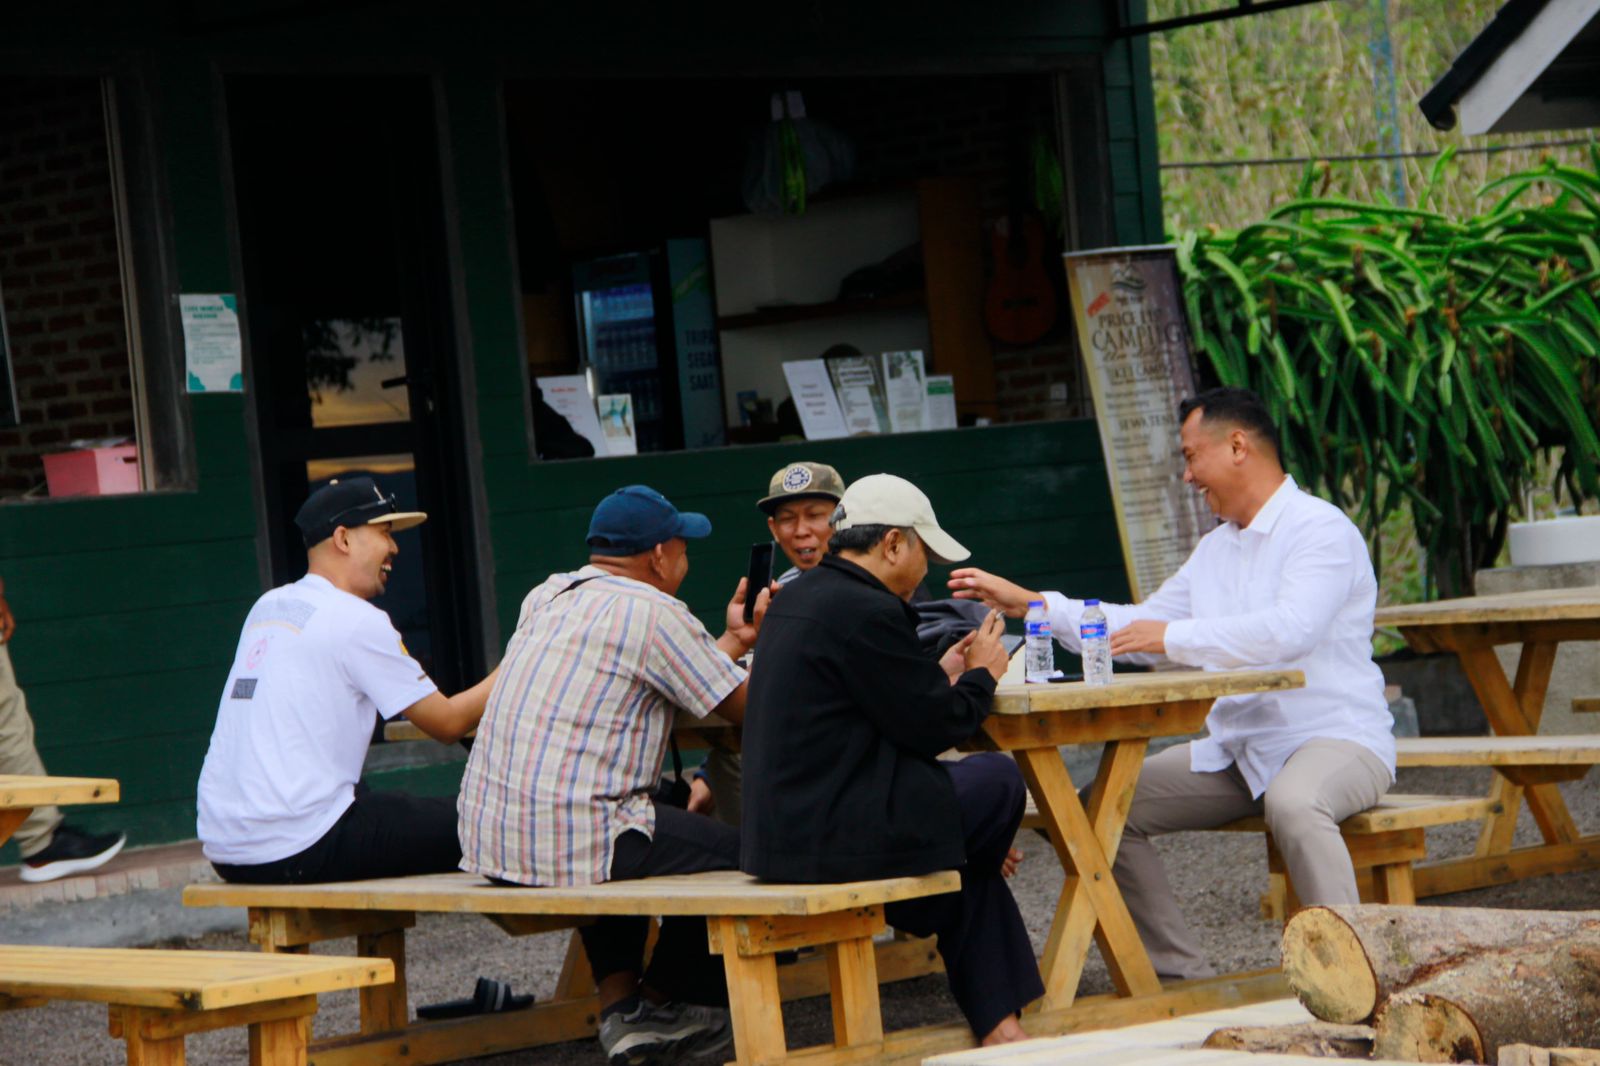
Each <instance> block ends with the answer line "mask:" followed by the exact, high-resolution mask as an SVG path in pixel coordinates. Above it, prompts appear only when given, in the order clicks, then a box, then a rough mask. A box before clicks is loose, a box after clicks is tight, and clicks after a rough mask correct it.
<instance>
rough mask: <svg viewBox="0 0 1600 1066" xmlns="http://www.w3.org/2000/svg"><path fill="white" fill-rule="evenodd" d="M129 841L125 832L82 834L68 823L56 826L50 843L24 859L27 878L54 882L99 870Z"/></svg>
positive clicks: (24, 870)
mask: <svg viewBox="0 0 1600 1066" xmlns="http://www.w3.org/2000/svg"><path fill="white" fill-rule="evenodd" d="M127 842H128V835H127V834H126V833H83V832H79V831H78V830H76V829H74V828H72V827H71V826H69V825H58V826H56V832H55V836H54V837H53V838H51V840H50V846H49V847H47V848H45V849H44V850H43V851H41V852H39V853H38V854H37V855H33V856H31V857H29V858H26V859H23V860H22V869H21V871H20V873H21V875H22V879H23V880H24V881H54V880H55V879H56V878H58V877H66V876H67V875H68V874H81V873H84V872H86V871H88V870H97V869H99V868H100V867H102V866H104V865H105V864H106V863H108V862H110V861H111V860H112V859H114V858H116V857H117V852H119V851H121V850H122V845H124V844H126V843H127Z"/></svg>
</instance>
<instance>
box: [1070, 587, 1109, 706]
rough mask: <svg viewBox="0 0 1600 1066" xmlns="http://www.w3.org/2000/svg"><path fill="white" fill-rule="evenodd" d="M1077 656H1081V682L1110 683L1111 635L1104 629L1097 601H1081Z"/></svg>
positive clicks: (1102, 617)
mask: <svg viewBox="0 0 1600 1066" xmlns="http://www.w3.org/2000/svg"><path fill="white" fill-rule="evenodd" d="M1078 639H1079V641H1080V643H1081V645H1082V646H1081V647H1080V649H1079V654H1080V655H1082V656H1083V680H1084V683H1085V684H1089V685H1105V684H1108V683H1110V681H1111V634H1110V633H1109V632H1108V631H1107V629H1106V613H1105V612H1104V611H1102V610H1101V609H1100V601H1099V600H1084V601H1083V617H1082V618H1081V619H1080V620H1079V622H1078Z"/></svg>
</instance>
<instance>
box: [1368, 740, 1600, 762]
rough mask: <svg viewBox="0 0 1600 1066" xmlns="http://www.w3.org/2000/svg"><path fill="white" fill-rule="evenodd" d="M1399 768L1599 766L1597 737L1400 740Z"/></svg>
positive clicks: (1599, 753) (1396, 751)
mask: <svg viewBox="0 0 1600 1066" xmlns="http://www.w3.org/2000/svg"><path fill="white" fill-rule="evenodd" d="M1394 743H1395V755H1396V760H1397V761H1398V762H1399V764H1400V765H1401V766H1576V765H1581V764H1585V763H1587V764H1590V765H1593V764H1594V763H1600V735H1587V734H1578V735H1576V736H1536V737H1402V738H1400V739H1399V740H1396V741H1395V742H1394Z"/></svg>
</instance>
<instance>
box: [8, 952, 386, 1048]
mask: <svg viewBox="0 0 1600 1066" xmlns="http://www.w3.org/2000/svg"><path fill="white" fill-rule="evenodd" d="M394 977H395V967H394V964H393V963H392V962H390V961H389V960H388V959H349V958H335V957H331V956H327V955H318V956H315V957H312V956H300V955H259V954H256V953H254V952H245V951H158V950H145V949H138V948H58V947H38V946H33V945H29V946H25V947H24V946H12V945H0V1008H17V1007H36V1006H42V1005H43V1004H45V1003H47V1002H49V1001H50V1000H55V999H68V1000H84V1001H88V1002H92V1003H106V1004H109V1005H110V1008H111V1035H112V1036H113V1037H117V1038H119V1039H121V1040H123V1041H126V1043H127V1045H128V1062H129V1064H130V1066H182V1063H183V1061H184V1047H183V1040H184V1037H185V1036H187V1035H188V1034H189V1033H199V1032H204V1031H206V1030H209V1029H222V1028H226V1027H228V1026H233V1025H247V1026H249V1027H250V1062H251V1064H252V1066H305V1063H306V1047H307V1041H308V1040H309V1038H310V1034H311V1016H312V1015H313V1014H315V1013H316V1012H317V993H319V992H331V991H333V990H335V989H342V988H360V989H363V990H367V989H371V988H373V987H376V986H379V985H383V984H386V983H388V982H390V981H393V980H394ZM6 1059H7V1061H21V1060H20V1059H12V1058H11V1056H10V1055H9V1054H8V1055H7V1056H6Z"/></svg>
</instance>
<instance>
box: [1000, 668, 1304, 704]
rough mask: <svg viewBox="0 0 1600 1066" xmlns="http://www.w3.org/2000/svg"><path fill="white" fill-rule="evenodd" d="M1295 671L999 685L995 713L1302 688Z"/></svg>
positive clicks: (1160, 674)
mask: <svg viewBox="0 0 1600 1066" xmlns="http://www.w3.org/2000/svg"><path fill="white" fill-rule="evenodd" d="M1305 683H1306V677H1305V674H1303V673H1301V672H1300V671H1299V670H1167V671H1158V672H1154V673H1148V674H1115V675H1113V676H1112V678H1111V683H1110V684H1109V685H1089V684H1085V683H1084V682H1082V681H1070V682H1067V683H1065V684H1060V685H1001V686H1000V687H999V688H997V689H996V690H995V694H994V713H995V714H1029V713H1032V712H1035V711H1078V710H1084V711H1087V710H1094V709H1096V708H1099V707H1129V706H1136V705H1141V704H1152V703H1178V702H1180V701H1183V700H1202V699H1216V698H1218V697H1221V696H1239V695H1243V694H1245V693H1250V692H1279V691H1283V690H1285V689H1293V688H1301V687H1303V686H1304V685H1305Z"/></svg>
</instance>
